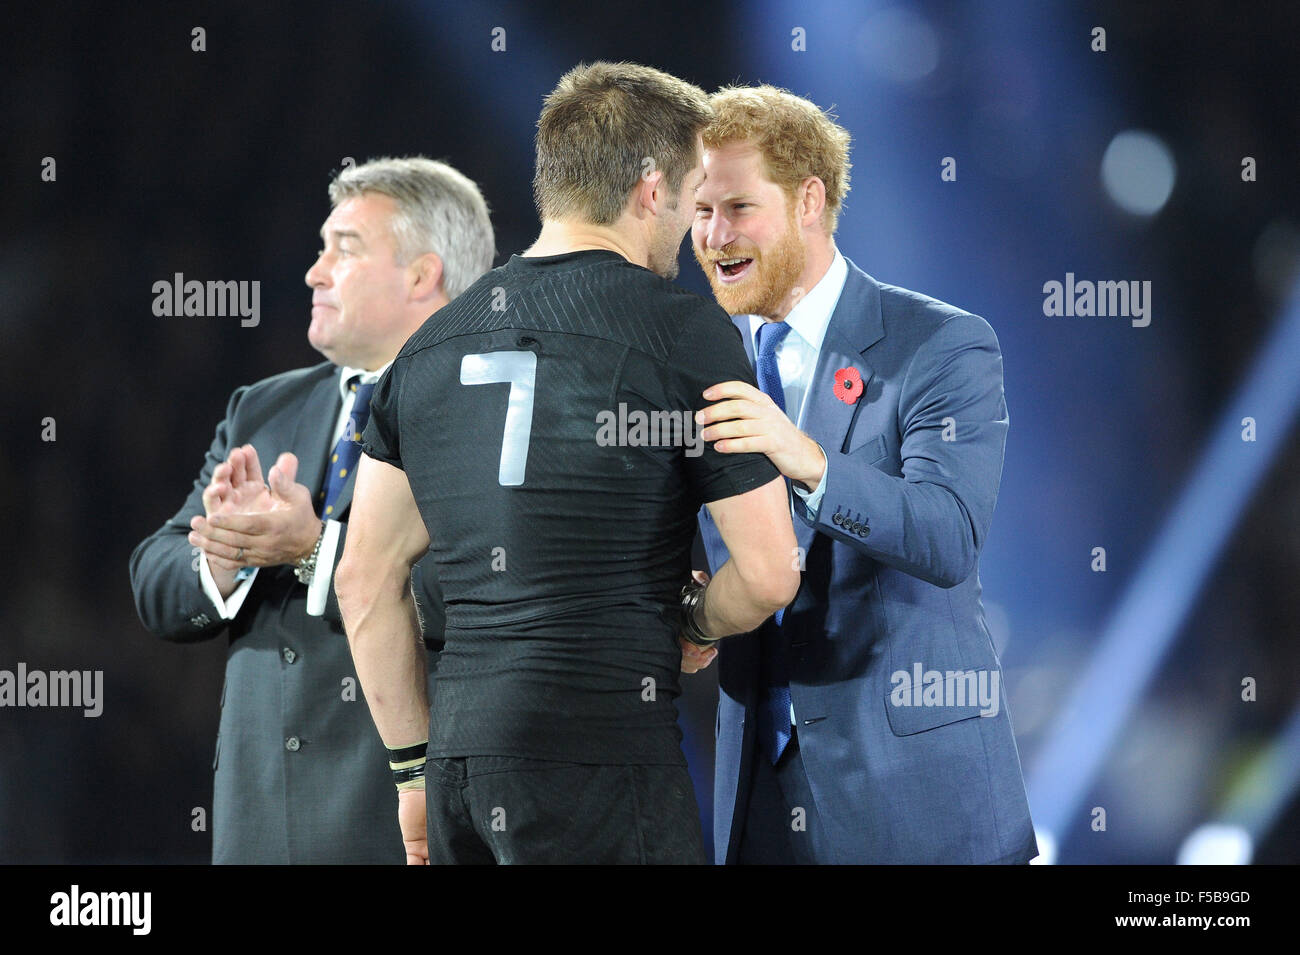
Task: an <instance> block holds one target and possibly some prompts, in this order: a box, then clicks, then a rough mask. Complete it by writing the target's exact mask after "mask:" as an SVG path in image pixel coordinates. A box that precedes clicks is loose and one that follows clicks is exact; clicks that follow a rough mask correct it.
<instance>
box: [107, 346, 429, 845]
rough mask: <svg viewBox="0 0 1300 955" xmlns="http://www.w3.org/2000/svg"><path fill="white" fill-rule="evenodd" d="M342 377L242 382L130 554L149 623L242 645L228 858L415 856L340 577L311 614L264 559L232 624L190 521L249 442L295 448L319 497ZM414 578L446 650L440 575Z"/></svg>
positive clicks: (302, 474)
mask: <svg viewBox="0 0 1300 955" xmlns="http://www.w3.org/2000/svg"><path fill="white" fill-rule="evenodd" d="M338 379H339V369H338V368H337V367H335V366H334V365H332V364H330V363H329V362H323V363H321V364H319V365H316V366H315V367H313V368H303V369H299V370H296V371H290V372H286V373H284V374H282V375H276V376H274V377H272V378H267V379H266V380H264V381H260V382H257V383H256V384H253V385H248V386H246V387H242V388H239V389H238V390H236V391H235V393H234V394H233V395H231V397H230V404H229V407H228V408H227V410H226V418H225V420H224V421H222V422H221V424H219V425H218V426H217V433H216V437H215V438H214V439H213V441H212V446H211V448H209V449H208V453H207V458H206V460H205V461H204V464H203V469H202V471H201V472H200V473H199V477H198V479H197V480H196V481H195V482H194V488H193V490H192V491H191V492H190V496H189V498H188V499H187V500H186V502H185V504H184V505H183V506H182V507H181V509H180V510H179V511H177V512H176V514H175V516H173V517H172V518H171V519H170V520H169V521H167V523H165V524H164V525H163V526H162V527H161V528H160V529H159V530H158V531H157V532H156V533H155V534H153V535H152V536H151V537H149V538H147V539H146V540H145V541H143V542H142V543H141V544H140V545H139V546H138V547H137V548H136V549H135V552H134V553H133V554H132V555H131V586H132V588H133V590H134V591H135V602H136V608H137V610H138V611H139V614H140V619H141V620H142V621H143V622H144V625H145V626H146V627H147V628H148V629H149V630H150V631H152V632H153V633H155V634H157V635H158V636H160V637H162V638H163V639H165V640H174V641H178V642H193V641H197V640H208V639H211V638H213V637H216V636H218V635H220V634H225V635H226V636H227V638H228V639H229V642H230V645H229V650H228V652H227V657H226V681H225V686H224V688H223V690H222V694H221V725H220V731H219V735H218V736H217V753H216V757H215V758H214V760H213V769H214V770H215V786H214V796H213V812H212V816H213V833H212V858H213V861H214V862H217V863H381V862H390V863H401V862H403V861H404V859H405V856H404V852H403V848H402V840H401V835H400V832H399V830H398V828H397V820H396V815H397V813H396V810H397V795H396V793H397V791H396V789H395V788H394V786H393V783H392V780H391V775H390V773H389V771H388V763H387V754H386V750H385V749H384V746H383V742H382V741H381V739H380V738H379V733H378V731H377V730H376V729H375V726H374V723H373V722H372V720H371V717H370V710H369V707H368V706H367V705H366V701H365V697H364V696H363V695H362V693H361V688H360V685H359V683H358V681H357V675H356V670H355V669H354V668H353V665H352V654H351V652H350V650H349V648H348V642H347V638H346V636H345V635H344V633H343V624H342V620H341V619H340V617H339V609H338V601H337V599H336V598H335V596H334V593H333V588H332V587H331V590H330V595H329V600H328V604H327V606H326V608H325V614H324V616H323V617H312V616H308V615H307V587H306V586H305V585H303V584H301V583H299V582H298V580H297V578H296V577H295V576H294V574H293V569H292V568H291V567H287V566H281V567H264V568H262V569H261V570H259V571H258V573H257V578H256V579H255V580H254V582H253V585H252V589H251V590H250V592H249V594H248V597H247V599H246V600H245V602H244V605H243V606H242V607H241V608H240V609H239V612H238V613H237V614H236V615H235V619H233V620H230V621H225V620H222V619H220V617H219V615H218V613H217V610H216V608H215V607H214V606H213V604H212V601H211V600H209V599H208V597H207V596H206V595H205V594H204V592H203V588H202V585H201V584H200V582H199V574H198V570H197V568H198V562H197V561H198V555H197V554H196V553H195V549H194V548H193V547H192V546H191V545H190V543H189V541H188V540H187V539H186V537H187V534H188V533H189V522H190V518H191V517H192V516H194V515H195V514H202V513H203V500H202V497H203V490H204V488H206V487H207V485H208V482H209V480H210V479H211V476H212V471H213V469H214V468H216V466H217V465H218V464H220V463H221V462H222V461H224V460H225V459H226V457H227V456H228V455H229V452H230V450H231V449H232V448H235V447H238V446H240V445H243V444H252V445H253V447H255V448H256V449H257V454H258V457H259V458H260V459H261V461H262V465H263V467H264V468H269V467H270V466H271V464H273V463H274V461H275V459H276V457H277V456H278V455H279V454H281V453H282V452H285V451H291V452H293V453H294V454H296V455H297V456H298V460H299V468H298V477H297V480H298V481H299V482H301V483H302V484H305V485H306V486H307V487H308V488H309V489H310V490H311V492H312V499H313V500H315V499H316V495H317V494H318V492H319V491H320V489H321V488H323V487H324V486H325V473H326V472H325V467H326V458H327V456H328V454H329V453H330V451H331V449H332V445H333V443H334V441H335V439H336V437H337V435H335V434H334V427H335V423H336V420H337V418H338V414H339V407H340V397H339V381H338ZM352 481H353V478H352V477H349V478H348V483H347V486H346V487H345V488H344V490H343V492H342V494H341V495H340V497H339V499H338V503H337V504H336V506H335V509H334V514H335V515H337V517H338V519H339V520H340V521H341V522H342V523H343V525H344V526H343V528H342V529H341V533H340V536H339V544H338V550H337V552H336V557H335V560H336V562H337V559H338V557H339V556H341V555H342V553H343V547H344V543H345V540H346V534H347V526H346V521H347V515H348V509H349V505H350V503H351V500H352ZM422 564H423V562H422ZM336 566H337V563H336ZM430 570H432V565H430ZM413 580H414V582H415V585H416V595H417V601H418V603H419V604H420V609H421V611H422V613H423V615H424V625H425V626H424V633H425V637H426V642H428V643H430V645H431V646H433V647H435V648H438V647H440V646H441V640H442V632H443V620H444V617H443V607H442V599H441V595H440V593H439V591H438V587H437V578H436V576H434V575H432V573H430V574H429V575H423V574H421V573H420V568H419V567H417V570H416V573H415V574H414V575H413ZM432 659H433V658H432V655H431V661H432ZM431 669H432V662H431Z"/></svg>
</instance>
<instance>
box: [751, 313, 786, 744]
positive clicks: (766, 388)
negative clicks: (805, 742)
mask: <svg viewBox="0 0 1300 955" xmlns="http://www.w3.org/2000/svg"><path fill="white" fill-rule="evenodd" d="M789 334H790V326H789V325H787V324H786V323H785V322H764V323H763V324H762V325H760V326H759V327H758V336H757V337H758V362H757V365H756V369H757V371H758V387H759V388H761V389H762V390H763V392H764V393H765V394H767V395H768V396H769V397H770V398H771V399H772V400H773V401H774V402H776V406H777V407H778V408H780V409H781V410H782V411H785V388H784V387H783V386H782V385H781V372H780V369H778V368H777V365H776V349H777V346H778V345H780V344H781V342H783V341H784V340H785V336H786V335H789ZM784 615H785V611H784V610H778V611H777V612H776V615H775V616H774V617H773V618H772V619H771V620H766V621H764V623H763V625H762V626H761V627H760V628H759V654H760V663H759V676H760V679H761V686H762V699H761V702H760V704H759V708H758V738H759V742H760V744H761V745H762V747H763V752H764V753H765V754H766V755H767V758H768V759H769V760H770V761H771V762H772V763H773V764H774V765H775V763H776V762H777V760H779V759H780V758H781V754H782V753H784V752H785V748H786V746H788V745H789V743H790V673H789V669H788V666H787V663H786V658H785V640H784V637H783V636H782V634H781V618H782V617H783V616H784Z"/></svg>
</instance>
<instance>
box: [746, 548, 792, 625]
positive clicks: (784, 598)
mask: <svg viewBox="0 0 1300 955" xmlns="http://www.w3.org/2000/svg"><path fill="white" fill-rule="evenodd" d="M738 569H739V568H738ZM741 577H742V579H744V581H745V589H746V590H747V591H748V592H749V597H750V600H751V601H752V602H753V603H754V604H755V605H756V606H757V608H758V609H759V610H761V611H762V614H763V616H762V619H764V620H766V619H767V618H768V617H770V616H771V615H772V614H774V613H776V612H777V611H778V610H781V609H783V608H785V607H788V606H790V604H791V602H792V601H793V600H794V597H795V594H797V593H798V592H799V584H800V581H801V580H802V577H801V575H800V573H799V570H798V568H797V567H796V566H795V565H794V562H793V561H790V560H778V561H771V562H768V563H767V564H766V565H765V566H763V567H761V568H755V569H753V570H751V571H750V572H749V573H746V572H744V571H742V572H741Z"/></svg>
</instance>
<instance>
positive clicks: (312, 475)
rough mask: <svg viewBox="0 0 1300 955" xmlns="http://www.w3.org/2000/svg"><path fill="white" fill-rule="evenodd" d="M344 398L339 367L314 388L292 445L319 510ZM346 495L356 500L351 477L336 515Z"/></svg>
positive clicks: (300, 474)
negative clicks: (341, 390)
mask: <svg viewBox="0 0 1300 955" xmlns="http://www.w3.org/2000/svg"><path fill="white" fill-rule="evenodd" d="M342 400H343V399H342V398H341V397H340V396H339V372H338V369H337V368H335V369H334V374H332V375H329V376H327V377H326V378H325V379H324V380H323V381H318V382H317V383H316V386H315V387H314V388H313V389H312V391H311V395H310V397H308V399H307V403H306V405H305V406H304V411H303V414H302V415H301V416H300V417H299V418H298V425H297V427H296V428H295V429H294V434H293V443H292V444H291V445H290V447H291V448H292V449H293V450H294V453H295V454H297V455H298V482H299V483H300V484H305V485H306V486H307V488H308V489H309V490H310V491H311V502H312V505H313V506H314V507H315V508H316V510H317V511H318V512H319V511H320V507H321V503H322V501H321V497H320V492H321V491H323V490H324V489H325V465H326V461H327V459H328V457H329V454H330V451H331V450H332V448H333V445H334V440H335V438H337V437H338V435H336V434H335V433H334V422H335V421H336V420H337V419H338V416H339V406H340V404H341V403H342ZM322 408H326V409H328V410H329V413H328V414H327V415H322V414H321V411H320V409H322ZM354 470H355V469H354ZM344 497H346V498H347V499H348V500H349V501H350V500H351V499H352V478H351V477H350V476H349V478H348V484H347V486H346V487H345V488H344V489H343V494H341V495H340V496H339V504H336V505H335V507H334V513H335V514H341V513H342V512H343V508H342V507H341V506H339V505H340V504H343V503H344Z"/></svg>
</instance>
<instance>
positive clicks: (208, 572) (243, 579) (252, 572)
mask: <svg viewBox="0 0 1300 955" xmlns="http://www.w3.org/2000/svg"><path fill="white" fill-rule="evenodd" d="M256 576H257V568H256V567H245V568H243V569H242V570H240V571H239V576H238V577H237V578H236V579H237V580H238V581H239V584H238V586H236V587H235V589H234V590H233V591H231V593H230V596H229V597H222V596H221V591H220V590H218V589H217V582H216V581H215V580H213V579H212V568H210V567H209V566H208V555H207V554H204V555H203V559H202V560H200V561H199V582H200V583H201V584H202V585H203V592H204V593H205V594H206V595H207V597H208V599H209V600H211V601H212V605H213V606H214V607H216V608H217V613H219V614H221V619H222V620H234V619H235V614H237V613H239V608H240V607H242V606H243V605H244V598H245V597H247V596H248V591H249V590H251V589H252V586H253V578H254V577H256Z"/></svg>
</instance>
